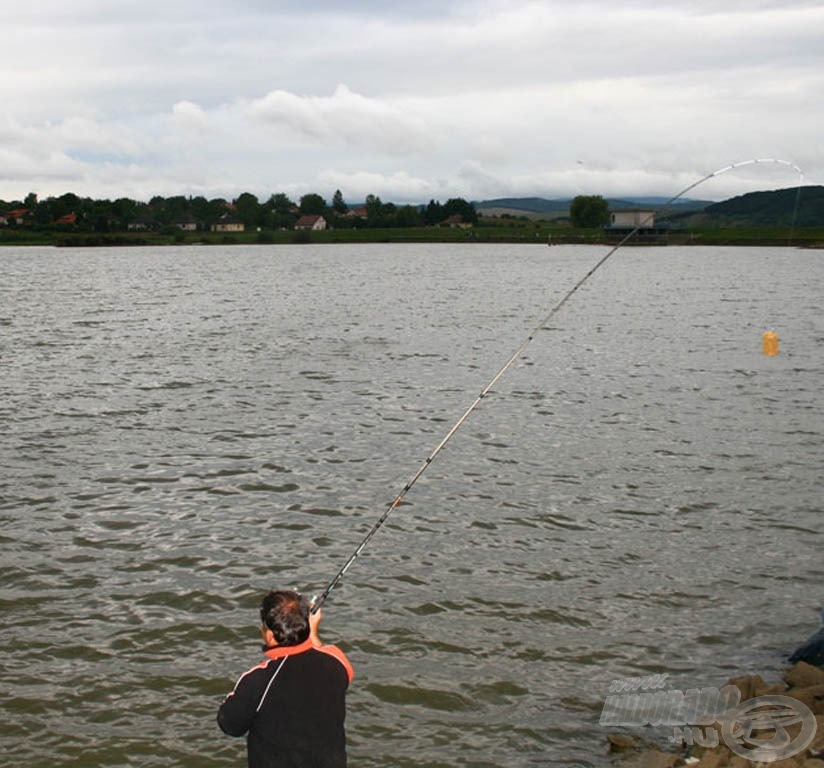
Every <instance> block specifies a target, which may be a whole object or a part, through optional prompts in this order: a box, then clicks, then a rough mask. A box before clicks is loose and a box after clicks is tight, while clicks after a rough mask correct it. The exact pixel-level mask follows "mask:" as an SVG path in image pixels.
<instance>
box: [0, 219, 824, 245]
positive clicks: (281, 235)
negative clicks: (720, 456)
mask: <svg viewBox="0 0 824 768" xmlns="http://www.w3.org/2000/svg"><path fill="white" fill-rule="evenodd" d="M617 242H618V241H617V240H615V239H608V238H605V237H604V233H603V230H575V229H571V228H570V227H568V226H566V227H564V226H550V225H547V224H545V223H541V222H539V223H535V224H533V223H530V222H518V223H517V224H516V225H513V224H511V223H505V224H498V223H484V224H481V225H479V226H477V227H475V228H473V229H449V228H439V227H409V228H391V229H368V228H364V229H340V230H336V229H327V230H323V231H318V232H301V231H294V230H261V231H247V232H233V233H227V234H221V233H214V232H177V233H174V234H168V233H145V232H144V233H139V234H136V233H117V232H108V233H104V232H101V233H96V232H72V233H65V232H39V233H38V232H23V231H20V230H16V231H10V232H9V231H0V247H4V246H5V247H8V246H18V247H20V246H55V247H57V248H72V247H81V248H92V247H146V246H150V247H160V246H167V245H178V246H180V245H204V246H209V245H301V244H316V245H322V244H329V245H334V244H338V245H346V244H350V245H353V244H361V243H385V244H392V243H398V244H401V243H479V244H494V243H502V244H526V243H532V244H536V245H545V246H546V245H549V246H555V245H603V246H611V245H615V244H616V243H617ZM626 245H633V246H638V245H659V246H664V245H688V246H701V245H711V246H722V245H723V246H761V247H776V246H777V247H781V246H790V247H797V248H816V249H820V248H824V227H809V228H798V229H795V230H794V231H793V232H792V233H790V232H789V231H788V230H787V229H786V228H783V227H758V228H749V227H740V228H727V229H701V230H677V231H674V232H671V233H669V234H668V235H667V236H666V237H664V238H660V239H657V240H653V241H650V242H635V241H630V242H628V243H626Z"/></svg>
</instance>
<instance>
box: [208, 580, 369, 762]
mask: <svg viewBox="0 0 824 768" xmlns="http://www.w3.org/2000/svg"><path fill="white" fill-rule="evenodd" d="M310 608H311V606H310V603H309V601H308V600H307V599H306V598H305V597H303V595H300V594H299V593H297V592H293V591H289V590H279V591H272V592H270V593H269V594H268V595H266V596H265V597H264V598H263V602H262V603H261V606H260V621H261V627H260V632H261V635H262V637H263V642H264V646H263V650H264V653H265V655H266V659H265V660H264V661H263V662H261V663H260V664H258V665H257V666H256V667H254V668H252V669H250V670H249V671H248V672H246V673H245V674H244V675H242V676H241V677H240V679H239V680H238V681H237V684H236V685H235V688H234V690H233V691H232V692H231V693H230V694H229V695H228V696H227V697H226V700H225V701H224V702H223V704H221V705H220V710H219V711H218V715H217V721H218V724H219V725H220V727H221V729H222V730H223V731H224V733H227V734H229V735H230V736H243V735H244V734H246V735H247V749H248V755H249V768H310V767H311V768H345V766H346V735H345V732H344V718H345V714H346V710H345V698H346V689H347V688H348V687H349V683H350V682H351V680H352V678H353V677H354V671H353V669H352V665H351V664H350V663H349V660H348V659H347V658H346V656H345V655H344V653H343V651H341V650H340V649H339V648H337V647H336V646H334V645H323V644H322V643H321V641H320V637H319V635H318V628H319V626H320V621H321V612H320V610H318V611H317V612H316V613H314V614H313V613H311V612H310Z"/></svg>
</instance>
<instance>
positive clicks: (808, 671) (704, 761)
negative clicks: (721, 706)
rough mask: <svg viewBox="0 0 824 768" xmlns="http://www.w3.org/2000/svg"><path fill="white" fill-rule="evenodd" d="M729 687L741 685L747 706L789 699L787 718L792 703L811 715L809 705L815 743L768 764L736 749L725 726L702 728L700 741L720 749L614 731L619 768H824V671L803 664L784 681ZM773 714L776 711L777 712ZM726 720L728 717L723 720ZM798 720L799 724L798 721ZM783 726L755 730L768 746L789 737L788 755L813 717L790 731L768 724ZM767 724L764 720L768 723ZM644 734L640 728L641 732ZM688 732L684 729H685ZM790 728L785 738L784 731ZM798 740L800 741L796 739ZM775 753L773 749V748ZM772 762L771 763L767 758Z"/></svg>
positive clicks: (749, 678)
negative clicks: (658, 742)
mask: <svg viewBox="0 0 824 768" xmlns="http://www.w3.org/2000/svg"><path fill="white" fill-rule="evenodd" d="M726 685H730V686H735V687H736V688H737V689H738V690H739V691H740V693H741V698H740V701H741V703H742V704H744V703H745V702H748V701H750V700H751V699H755V698H757V697H761V696H770V697H776V696H780V697H786V701H785V702H778V704H779V705H780V704H782V703H786V704H788V705H789V706H790V709H782V708H781V707H780V706H778V707H777V709H781V711H782V713H783V714H784V715H787V713H788V712H789V713H790V715H792V706H793V704H792V702H793V701H797V702H799V703H800V704H801V705H803V707H799V710H798V712H801V713H806V710H805V709H804V707H806V709H807V710H809V712H811V713H812V715H813V716H814V717H815V728H814V735H813V736H812V740H811V741H810V742H809V744H807V745H806V746H804V747H803V749H801V750H800V751H796V752H795V753H794V754H791V755H789V756H786V757H784V756H783V754H781V752H780V750H779V748H778V747H777V746H776V747H775V750H774V751H772V752H771V753H770V754H767V755H763V757H764V758H765V759H764V760H763V761H754V760H753V759H751V758H750V757H743V756H741V754H737V753H736V752H734V751H733V750H731V749H730V748H729V747H728V746H727V744H726V743H725V740H724V732H723V727H722V723H721V722H717V721H716V722H715V723H713V725H711V726H706V727H703V728H701V729H700V731H699V734H700V736H701V738H700V741H701V742H703V743H705V744H716V745H717V746H699V745H698V744H697V741H698V739H697V740H694V743H693V744H692V745H689V746H687V745H685V744H681V745H679V746H678V747H675V746H673V748H672V750H669V749H666V748H660V747H656V746H652V745H651V744H649V743H648V742H646V741H644V740H643V738H642V737H640V736H639V735H637V734H635V733H632V732H631V729H628V730H629V731H630V732H626V733H625V732H620V733H610V734H609V735H608V736H607V740H608V743H609V752H610V755H611V757H612V759H613V764H614V765H615V766H616V768H675V767H676V766H690V768H726V767H729V768H762V766H770V768H824V669H822V668H820V667H817V666H813V665H811V664H807V663H806V662H803V661H800V662H798V663H797V664H795V665H793V666H791V667H789V668H788V669H787V670H785V672H784V674H783V682H782V683H773V684H768V683H765V682H764V680H763V679H762V677H761V676H760V675H743V676H741V677H734V678H731V679H730V680H728V681H727V683H726ZM768 703H769V702H765V705H764V706H763V707H762V708H760V711H765V710H770V707H769V706H767V704H768ZM772 709H773V711H775V710H776V707H773V708H772ZM722 719H723V716H722ZM792 720H796V722H792V723H791V721H792ZM775 722H778V723H779V725H778V730H776V728H775V727H766V728H762V729H760V730H755V729H754V730H753V731H752V733H751V734H750V735H751V736H752V737H753V738H758V739H760V740H761V741H762V742H763V743H766V742H770V746H771V747H772V746H773V745H778V744H779V743H781V739H780V738H776V737H778V736H784V739H783V741H784V742H788V746H787V747H786V749H785V750H784V752H785V753H789V752H792V751H794V748H795V746H796V745H797V746H800V745H801V744H803V742H804V741H806V738H801V739H799V736H801V734H802V730H804V732H805V734H807V736H808V735H809V734H810V733H811V732H812V730H813V728H812V718H811V717H810V716H809V714H806V722H798V718H793V717H791V716H790V717H788V718H787V719H785V721H784V722H785V724H786V728H785V729H784V728H783V726H782V725H781V723H780V721H779V720H773V721H770V720H769V718H768V719H767V721H766V725H768V726H770V725H771V724H772V723H775ZM762 723H763V721H762ZM635 730H640V729H635ZM682 730H683V729H682ZM784 730H785V734H784V733H782V731H784ZM796 740H798V741H796ZM767 751H768V752H769V749H768V750H767ZM767 758H769V759H767Z"/></svg>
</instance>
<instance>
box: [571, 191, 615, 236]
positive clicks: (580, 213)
mask: <svg viewBox="0 0 824 768" xmlns="http://www.w3.org/2000/svg"><path fill="white" fill-rule="evenodd" d="M569 221H570V223H571V224H572V226H573V227H580V228H586V229H591V228H594V227H603V226H604V224H606V223H607V222H608V221H609V204H608V203H607V201H606V200H604V198H603V197H601V196H600V195H578V196H577V197H575V198H574V199H573V201H572V204H571V205H570V206H569Z"/></svg>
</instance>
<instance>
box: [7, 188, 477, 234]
mask: <svg viewBox="0 0 824 768" xmlns="http://www.w3.org/2000/svg"><path fill="white" fill-rule="evenodd" d="M306 215H320V216H323V217H324V218H325V219H326V221H327V223H328V225H329V226H332V227H336V228H340V229H346V228H355V227H418V226H427V225H436V224H440V223H441V222H443V221H445V220H448V219H450V217H455V216H458V217H460V218H461V219H462V221H463V222H464V223H466V224H475V223H477V221H478V213H477V211H476V210H475V207H474V206H473V205H472V204H471V203H469V202H467V201H466V200H464V199H463V198H452V199H449V200H447V202H446V203H443V204H442V203H440V201H436V200H430V201H429V204H428V205H400V206H398V205H395V204H394V203H384V202H382V201H381V199H380V197H377V196H376V195H368V196H367V197H366V200H365V202H364V203H362V204H359V205H356V206H349V205H348V204H347V203H346V202H345V201H344V199H343V195H342V194H341V192H340V190H337V191H336V192H335V193H334V195H333V196H332V201H331V203H327V201H326V200H325V199H324V198H323V196H322V195H319V194H316V193H310V194H306V195H303V196H302V197H301V198H300V199H299V200H298V201H297V202H295V201H293V200H292V199H290V198H289V196H288V195H286V194H284V193H282V192H280V193H276V194H272V195H271V196H270V197H269V198H268V199H267V200H265V201H264V202H261V201H260V200H259V199H258V198H257V197H256V196H255V195H253V194H251V193H249V192H244V193H242V194H241V195H239V196H238V197H237V198H235V199H233V200H226V199H224V198H213V199H207V198H205V197H202V196H197V197H191V196H184V195H176V196H173V197H161V196H155V197H153V198H152V199H151V200H149V201H148V202H140V201H137V200H132V199H130V198H126V197H122V198H118V199H116V200H95V199H92V198H88V197H79V196H78V195H75V194H73V193H71V192H69V193H66V194H63V195H60V196H59V197H48V198H45V199H43V200H39V199H38V197H37V195H36V194H35V193H33V192H32V193H29V194H28V195H27V196H26V197H25V198H24V199H23V200H11V201H4V200H0V225H2V224H5V226H8V227H13V228H14V227H17V228H20V227H25V228H27V229H35V230H41V231H45V230H55V229H57V230H71V231H85V232H118V231H127V230H129V229H154V230H162V229H164V228H178V227H180V226H181V225H183V224H189V225H194V226H196V227H197V228H198V229H204V230H208V229H209V228H210V227H211V226H212V225H213V224H215V223H216V222H218V221H219V220H221V219H223V220H225V219H226V218H227V217H230V218H232V219H234V220H236V221H238V222H239V223H242V224H243V225H244V228H246V229H270V230H273V229H292V228H293V227H294V225H295V223H296V222H297V220H298V219H299V218H300V217H301V216H306Z"/></svg>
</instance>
